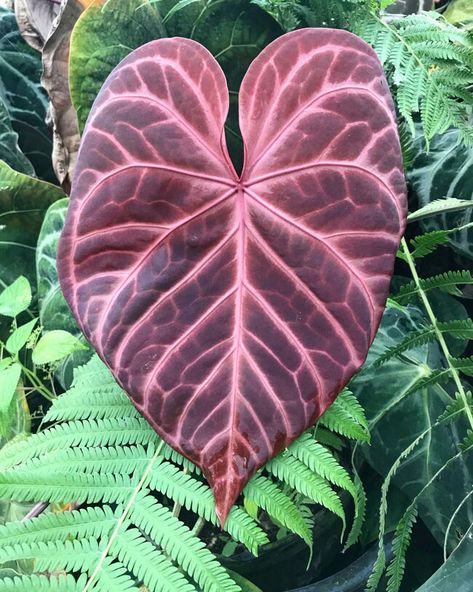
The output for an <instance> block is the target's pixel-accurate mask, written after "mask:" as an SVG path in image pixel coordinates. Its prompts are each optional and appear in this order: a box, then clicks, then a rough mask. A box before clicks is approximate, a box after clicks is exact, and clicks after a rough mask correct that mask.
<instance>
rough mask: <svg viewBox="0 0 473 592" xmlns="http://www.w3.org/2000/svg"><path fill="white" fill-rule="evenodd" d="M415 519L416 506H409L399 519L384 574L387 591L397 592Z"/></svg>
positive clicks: (402, 575)
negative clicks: (390, 557)
mask: <svg viewBox="0 0 473 592" xmlns="http://www.w3.org/2000/svg"><path fill="white" fill-rule="evenodd" d="M416 519H417V507H416V505H414V506H409V507H408V508H407V510H406V512H405V513H404V515H403V516H402V518H401V520H400V521H399V523H398V525H397V527H396V532H395V534H394V539H393V554H394V556H393V558H392V560H391V563H390V564H389V565H388V568H387V570H386V575H387V576H388V578H389V580H388V587H387V592H398V591H399V588H400V587H401V582H402V579H403V577H404V571H405V568H406V553H407V548H408V547H409V543H410V540H411V535H412V527H413V526H414V523H415V521H416Z"/></svg>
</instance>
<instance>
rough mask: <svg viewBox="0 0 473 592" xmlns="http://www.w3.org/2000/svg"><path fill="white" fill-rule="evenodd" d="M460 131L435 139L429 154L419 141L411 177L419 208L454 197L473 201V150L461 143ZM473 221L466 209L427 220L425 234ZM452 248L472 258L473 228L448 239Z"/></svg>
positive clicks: (447, 133) (423, 225) (468, 210)
mask: <svg viewBox="0 0 473 592" xmlns="http://www.w3.org/2000/svg"><path fill="white" fill-rule="evenodd" d="M458 135H459V134H458V131H457V130H454V129H451V130H449V131H447V132H446V133H445V134H442V135H441V136H437V137H436V138H434V139H433V140H432V142H431V144H430V150H429V152H428V153H426V152H425V150H424V149H423V146H422V144H423V140H422V139H421V138H420V139H419V140H418V141H417V142H416V148H417V150H416V154H415V157H414V160H413V163H412V169H411V172H410V174H409V181H410V182H411V184H412V187H413V190H414V193H415V195H416V197H417V199H418V200H419V207H422V206H426V205H428V204H429V203H431V202H432V201H434V200H436V199H442V198H445V197H455V198H457V199H468V200H472V199H473V148H471V147H467V146H465V145H464V144H461V143H460V142H459V137H458ZM472 221H473V210H471V209H469V208H468V209H463V210H459V211H458V212H454V213H444V214H438V215H436V216H432V217H429V218H425V219H424V220H423V221H422V227H423V229H424V230H425V231H431V230H440V229H445V230H449V229H452V228H458V227H461V226H465V225H466V224H469V223H470V222H472ZM449 241H450V244H451V245H452V247H453V248H454V249H455V250H456V251H458V252H459V253H461V254H462V255H465V256H466V257H469V258H470V259H472V258H473V228H465V229H464V230H460V231H458V232H454V233H452V234H451V235H450V236H449Z"/></svg>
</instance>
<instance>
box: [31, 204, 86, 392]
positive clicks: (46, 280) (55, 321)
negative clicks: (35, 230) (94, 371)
mask: <svg viewBox="0 0 473 592" xmlns="http://www.w3.org/2000/svg"><path fill="white" fill-rule="evenodd" d="M68 204H69V200H68V199H67V198H64V199H60V200H59V201H56V202H55V203H53V204H52V205H51V206H50V208H49V209H48V211H47V212H46V215H45V217H44V221H43V225H42V227H41V231H40V233H39V238H38V245H37V248H36V274H37V278H38V299H39V317H40V321H41V325H42V326H43V327H44V328H45V329H46V330H47V331H52V330H53V329H63V330H64V331H68V332H69V333H72V334H73V335H75V336H76V337H78V338H80V336H81V331H80V329H79V327H78V326H77V323H76V321H75V319H74V317H73V315H72V312H71V310H70V308H69V305H68V304H67V302H66V300H65V298H64V296H63V294H62V291H61V287H60V285H59V278H58V275H57V269H56V255H57V246H58V240H59V236H60V234H61V231H62V228H63V226H64V219H65V217H66V213H67V207H68ZM90 354H91V352H90V350H79V351H75V352H73V353H72V354H71V355H70V356H68V357H67V358H66V359H65V360H64V361H63V362H62V364H61V366H60V368H58V370H57V371H56V377H57V378H58V379H59V381H60V382H61V384H62V385H63V386H64V388H67V387H69V386H70V384H71V382H72V377H73V368H74V367H77V366H78V365H82V364H85V363H86V362H87V360H88V359H89V358H90Z"/></svg>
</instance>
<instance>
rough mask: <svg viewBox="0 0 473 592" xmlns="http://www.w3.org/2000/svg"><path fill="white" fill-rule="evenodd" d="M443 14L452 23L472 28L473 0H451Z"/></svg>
mask: <svg viewBox="0 0 473 592" xmlns="http://www.w3.org/2000/svg"><path fill="white" fill-rule="evenodd" d="M443 16H444V17H445V18H446V19H447V21H448V22H449V23H452V25H464V26H465V27H466V28H467V29H471V28H473V2H472V1H471V0H451V2H450V3H449V5H448V6H447V10H446V11H445V12H444V13H443Z"/></svg>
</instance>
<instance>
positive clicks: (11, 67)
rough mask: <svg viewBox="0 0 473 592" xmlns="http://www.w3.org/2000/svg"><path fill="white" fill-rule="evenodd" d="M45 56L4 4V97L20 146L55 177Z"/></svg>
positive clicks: (0, 74) (0, 95)
mask: <svg viewBox="0 0 473 592" xmlns="http://www.w3.org/2000/svg"><path fill="white" fill-rule="evenodd" d="M40 77H41V58H40V56H39V54H38V53H37V52H35V51H34V50H33V49H31V48H30V47H29V46H28V45H27V44H26V43H25V42H24V41H23V39H22V38H21V36H20V33H19V31H18V27H17V24H16V20H15V15H14V14H13V13H12V12H10V11H8V10H5V9H4V8H2V7H1V6H0V99H1V100H3V102H4V104H5V106H6V108H7V110H8V113H9V116H10V119H11V123H12V127H13V129H14V131H15V132H17V134H18V136H19V146H20V149H21V150H22V152H23V153H24V154H25V156H26V157H27V158H28V159H29V160H30V162H31V163H32V165H33V167H34V170H35V171H36V174H37V175H38V176H39V177H41V178H43V179H45V180H47V181H54V180H55V177H54V173H53V171H52V169H51V162H50V161H51V149H52V142H51V133H50V131H49V129H48V127H47V125H46V108H47V99H46V95H45V93H44V90H43V89H42V88H41V85H40Z"/></svg>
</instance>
